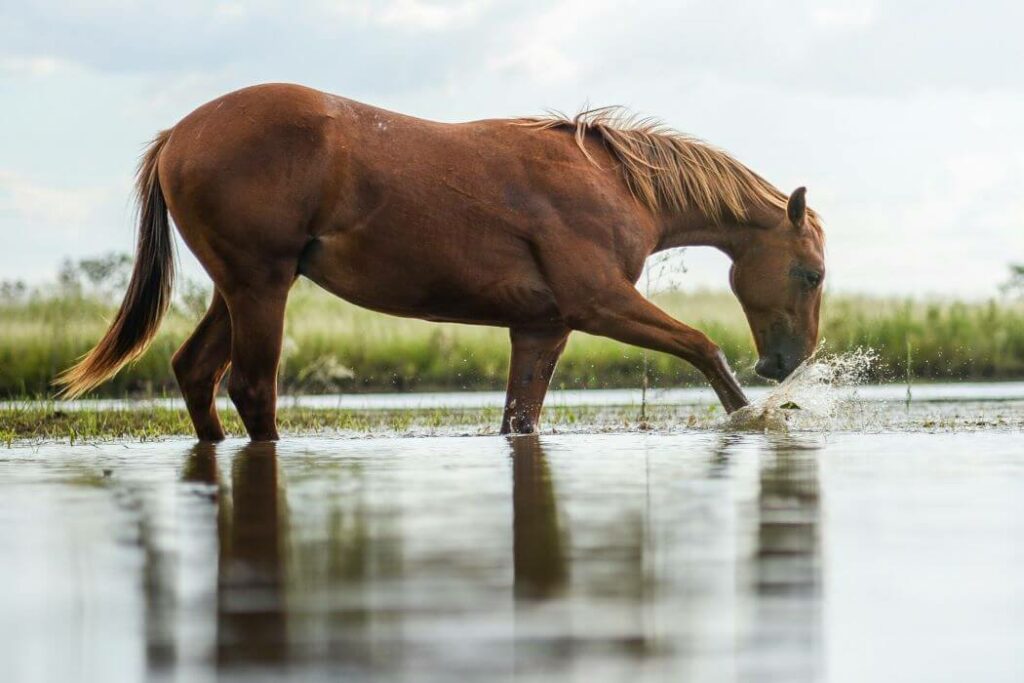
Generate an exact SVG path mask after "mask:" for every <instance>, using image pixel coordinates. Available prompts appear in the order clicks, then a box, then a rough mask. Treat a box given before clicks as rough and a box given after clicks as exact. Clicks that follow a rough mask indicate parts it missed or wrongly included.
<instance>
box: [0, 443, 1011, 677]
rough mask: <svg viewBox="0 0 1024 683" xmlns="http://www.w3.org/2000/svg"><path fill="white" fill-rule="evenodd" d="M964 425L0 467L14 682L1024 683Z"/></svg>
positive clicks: (1004, 474)
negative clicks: (933, 429)
mask: <svg viewBox="0 0 1024 683" xmlns="http://www.w3.org/2000/svg"><path fill="white" fill-rule="evenodd" d="M1022 443H1024V442H1022V437H1021V433H1020V431H1019V430H1015V429H993V430H985V431H978V432H974V433H950V432H943V433H920V432H918V433H906V432H899V433H875V434H863V433H832V434H829V435H822V434H813V433H801V434H789V435H772V434H767V435H766V434H728V433H717V432H709V431H698V432H685V431H684V432H679V433H639V432H638V433H626V434H602V435H591V434H569V435H546V436H541V437H539V438H538V437H516V438H511V439H508V438H503V437H477V438H451V437H449V438H442V437H437V438H378V439H364V440H354V439H323V438H318V439H311V438H310V439H288V440H286V441H284V442H282V443H280V444H278V445H276V446H274V445H268V444H262V445H249V444H246V443H244V442H242V441H229V442H227V443H225V444H222V445H220V446H218V447H216V448H212V447H202V446H199V447H197V446H195V445H193V444H192V443H191V442H190V441H188V440H176V441H165V442H159V443H150V444H130V445H125V444H104V445H98V446H75V447H71V446H61V445H45V446H37V447H15V448H12V449H4V450H2V451H0V548H3V555H4V560H3V562H0V605H2V607H3V609H2V610H0V662H3V669H4V670H5V671H6V673H5V674H4V676H3V678H4V680H12V681H13V680H17V681H28V680H103V681H121V680H126V681H127V680H141V679H142V678H145V677H149V678H150V679H153V680H168V679H177V680H188V681H203V680H213V679H215V678H217V679H220V680H229V681H230V680H260V679H266V680H280V678H281V676H282V675H283V674H288V675H289V676H294V677H295V679H296V680H321V679H332V680H337V679H339V678H344V679H345V680H356V681H359V680H371V679H372V680H374V681H378V680H383V681H390V680H395V681H451V680H513V679H515V680H527V679H529V680H551V681H564V680H580V681H606V680H607V681H615V680H623V679H624V678H626V677H627V676H628V677H629V678H630V679H631V680H634V681H646V680H658V681H660V680H687V681H705V680H707V681H719V680H725V681H733V680H737V681H747V680H749V681H771V680H778V681H804V680H833V681H856V682H858V683H860V682H862V681H887V680H892V681H906V680H915V681H916V680H928V681H939V680H948V681H964V680H984V681H1000V680H1006V681H1019V680H1024V649H1022V648H1021V647H1020V643H1021V642H1024V574H1022V572H1021V567H1022V566H1024V540H1022V539H1024V448H1021V445H1022Z"/></svg>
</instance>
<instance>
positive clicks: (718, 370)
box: [559, 281, 747, 413]
mask: <svg viewBox="0 0 1024 683" xmlns="http://www.w3.org/2000/svg"><path fill="white" fill-rule="evenodd" d="M563 301H566V299H565V298H563V299H562V300H560V301H559V305H560V306H563V305H564V306H565V307H566V309H567V310H566V313H567V315H566V317H567V319H568V320H569V321H570V324H571V327H572V329H575V330H580V331H581V332H587V333H589V334H596V335H600V336H603V337H610V338H612V339H615V340H617V341H621V342H625V343H626V344H633V345H634V346H642V347H644V348H647V349H651V350H653V351H663V352H665V353H671V354H672V355H674V356H677V357H679V358H682V359H683V360H685V361H687V362H689V363H690V364H692V365H693V366H694V367H696V368H697V369H698V370H700V371H701V372H702V373H703V374H704V376H705V377H707V379H708V382H710V383H711V387H712V388H713V389H714V390H715V393H716V394H717V395H718V398H719V400H720V401H721V402H722V406H723V407H724V408H725V410H726V412H729V413H731V412H733V411H736V410H739V409H740V408H742V407H743V406H745V405H747V398H746V396H744V395H743V389H741V388H740V385H739V382H737V381H736V377H735V376H734V375H733V374H732V370H731V369H730V368H729V363H728V361H726V359H725V354H723V353H722V351H721V349H719V348H718V346H717V345H716V344H715V343H714V342H712V341H711V340H710V339H708V337H707V335H706V334H704V333H703V332H701V331H700V330H695V329H694V328H692V327H689V326H688V325H684V324H683V323H681V322H679V321H678V320H676V319H675V318H673V317H672V316H670V315H668V314H667V313H665V312H664V311H662V310H661V309H660V308H658V307H657V306H655V305H654V304H652V303H651V302H650V301H648V300H647V299H645V298H644V297H643V296H641V295H640V293H639V292H637V291H636V288H634V287H633V285H632V284H630V283H629V282H628V281H622V282H616V283H614V284H612V285H611V286H606V288H605V289H604V291H602V292H601V293H600V294H596V295H594V296H581V297H579V298H578V299H576V301H579V302H582V303H580V304H575V305H574V304H573V303H572V302H567V303H566V304H563Z"/></svg>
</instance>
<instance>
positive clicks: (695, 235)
mask: <svg viewBox="0 0 1024 683" xmlns="http://www.w3.org/2000/svg"><path fill="white" fill-rule="evenodd" d="M778 213H779V215H778V216H775V215H774V213H773V212H772V211H771V210H770V209H767V208H765V207H763V206H757V207H750V208H749V209H748V211H747V214H748V216H750V222H749V223H748V224H737V223H734V222H730V221H725V222H720V223H715V222H712V221H709V220H708V219H707V218H706V217H705V216H704V215H703V214H701V213H700V212H699V211H697V210H695V209H691V210H686V211H683V212H679V213H676V214H673V215H665V216H663V217H662V226H661V232H662V234H661V239H660V240H659V242H658V246H657V247H656V248H655V251H663V250H665V249H672V248H673V247H714V248H716V249H718V250H719V251H722V252H724V253H725V254H726V255H728V256H729V257H733V256H734V255H735V253H736V250H737V249H738V248H740V247H741V246H742V243H743V242H744V241H745V240H746V239H749V238H750V237H751V232H750V231H752V230H762V229H764V228H770V227H771V226H773V225H775V224H776V223H777V222H778V221H779V220H781V219H782V214H781V211H779V212H778Z"/></svg>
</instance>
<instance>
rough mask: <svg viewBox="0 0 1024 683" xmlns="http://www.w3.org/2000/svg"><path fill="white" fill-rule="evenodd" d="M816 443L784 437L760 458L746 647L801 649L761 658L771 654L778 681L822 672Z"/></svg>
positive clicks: (814, 676)
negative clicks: (750, 615) (752, 601)
mask: <svg viewBox="0 0 1024 683" xmlns="http://www.w3.org/2000/svg"><path fill="white" fill-rule="evenodd" d="M817 450H818V449H817V446H816V445H813V444H810V445H809V444H803V443H799V442H796V441H793V440H792V439H789V438H787V439H783V440H781V441H772V442H770V444H769V447H768V449H767V451H766V452H763V455H762V458H761V468H760V477H759V478H760V493H759V495H758V501H757V506H758V517H759V523H758V527H757V537H756V544H757V545H756V548H757V553H756V556H755V558H754V586H753V589H754V591H755V595H756V596H757V597H756V600H757V603H756V604H757V611H756V614H755V623H754V633H753V638H752V640H753V642H752V643H751V647H752V648H754V649H755V650H756V649H758V648H765V649H770V650H773V651H780V650H781V651H786V652H799V651H803V652H804V656H801V657H794V658H791V659H789V660H786V659H785V658H782V659H779V658H772V657H764V658H761V659H762V661H774V665H773V670H772V672H771V673H772V674H773V675H774V676H777V677H778V678H779V680H816V679H818V678H820V677H821V674H822V670H821V666H820V653H821V642H820V641H821V614H820V600H819V596H820V591H821V559H820V558H821V549H820V542H819V521H820V517H821V506H820V498H819V483H818V460H817V452H816V451H817ZM755 659H756V658H755ZM763 673H764V672H763V671H762V672H760V674H763ZM758 677H759V676H758Z"/></svg>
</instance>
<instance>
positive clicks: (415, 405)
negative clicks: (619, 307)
mask: <svg viewBox="0 0 1024 683" xmlns="http://www.w3.org/2000/svg"><path fill="white" fill-rule="evenodd" d="M774 389H775V388H774V387H746V388H745V389H744V391H745V392H746V394H747V397H748V398H750V399H751V400H755V401H756V400H759V399H762V398H764V397H766V396H768V395H769V394H770V393H772V392H773V391H774ZM856 392H857V395H858V396H859V397H860V398H862V399H864V400H866V401H871V402H890V403H902V402H904V401H905V400H906V398H907V386H906V385H905V384H874V385H866V386H858V387H856ZM910 393H911V398H912V399H913V402H917V403H945V402H951V401H957V402H965V401H971V402H973V401H986V402H990V401H991V402H998V401H1021V402H1024V382H949V383H932V384H916V385H913V386H912V387H911V388H910ZM643 400H644V399H643V394H642V392H641V390H640V389H571V390H570V389H563V390H552V391H550V392H549V393H548V396H547V399H546V400H545V401H544V404H545V405H546V406H548V407H552V408H554V407H560V406H563V407H577V406H639V405H640V403H641V401H643ZM646 401H647V403H648V404H650V405H676V406H711V405H718V398H717V397H716V396H715V392H714V391H712V390H711V389H710V388H708V387H691V388H681V389H650V390H648V392H647V397H646ZM33 403H40V402H38V401H0V408H5V407H10V406H12V405H32V404H33ZM44 403H47V404H49V402H44ZM278 404H279V405H280V406H283V407H290V406H296V407H303V408H345V409H352V410H403V409H421V408H427V409H434V408H500V407H502V406H503V405H505V392H504V391H449V392H411V393H384V394H328V395H322V396H282V397H281V399H280V401H279V402H278ZM217 405H218V406H219V407H220V408H221V409H222V410H223V409H224V408H227V407H229V405H230V402H229V401H228V399H227V398H225V397H221V398H219V399H218V400H217ZM151 406H160V407H168V408H182V409H183V408H184V407H185V403H184V401H182V400H181V399H180V398H159V399H149V400H135V399H81V400H76V401H62V402H61V403H60V407H61V410H95V409H106V408H125V409H130V408H139V407H151Z"/></svg>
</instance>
